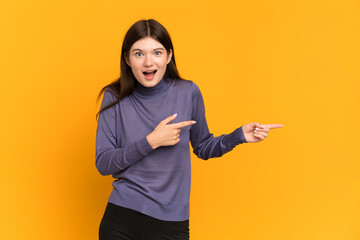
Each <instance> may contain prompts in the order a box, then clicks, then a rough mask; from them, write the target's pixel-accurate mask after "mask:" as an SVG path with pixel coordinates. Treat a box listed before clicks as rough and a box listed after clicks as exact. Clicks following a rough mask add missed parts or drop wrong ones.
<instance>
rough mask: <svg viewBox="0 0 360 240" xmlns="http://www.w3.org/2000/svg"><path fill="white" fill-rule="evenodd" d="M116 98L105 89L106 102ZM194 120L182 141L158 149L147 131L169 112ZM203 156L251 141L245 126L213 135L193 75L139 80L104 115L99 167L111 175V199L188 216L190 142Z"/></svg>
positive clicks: (156, 213) (163, 215) (155, 212)
mask: <svg viewBox="0 0 360 240" xmlns="http://www.w3.org/2000/svg"><path fill="white" fill-rule="evenodd" d="M114 101H115V97H114V96H113V95H112V93H111V92H110V90H109V89H108V90H106V91H105V93H104V97H103V100H102V103H101V108H103V107H104V106H106V105H108V104H110V103H111V102H114ZM175 113H177V117H176V118H175V119H174V120H173V121H171V122H170V124H171V123H177V122H182V121H187V120H195V121H196V123H195V124H193V125H190V126H186V127H183V128H181V132H180V141H179V142H178V143H177V144H175V145H172V146H161V147H158V148H156V149H153V148H152V147H151V146H150V144H149V142H148V141H147V138H146V136H147V135H148V134H150V133H151V132H152V131H153V130H154V129H155V127H156V126H157V125H158V124H159V123H160V122H161V121H162V120H164V119H165V118H167V117H169V116H170V115H173V114H175ZM189 141H190V142H191V145H192V147H193V152H194V153H195V155H196V156H198V157H199V158H201V159H205V160H206V159H209V158H214V157H220V156H222V155H223V154H225V153H226V152H229V151H231V150H232V149H233V148H234V147H235V146H236V145H238V144H241V143H246V139H245V136H244V133H243V131H242V127H239V128H237V129H235V130H234V131H233V132H232V133H230V134H223V135H221V136H218V137H214V136H213V134H211V133H210V132H209V129H208V125H207V122H206V118H205V107H204V101H203V98H202V95H201V92H200V90H199V87H198V86H197V85H196V84H195V83H194V82H192V81H190V80H178V79H177V80H170V79H162V80H161V81H160V82H159V83H158V84H157V85H156V86H154V87H144V86H143V85H141V84H140V83H138V82H137V85H136V88H135V91H134V92H133V93H132V94H130V95H129V96H126V97H125V98H123V99H121V101H120V102H119V103H117V104H116V105H114V106H113V107H111V108H109V109H107V110H105V111H103V112H101V113H100V115H99V121H98V125H97V132H96V162H95V165H96V168H97V169H98V171H99V172H100V174H102V175H104V176H105V175H110V174H111V175H112V176H113V177H114V178H116V180H114V181H113V183H112V186H113V190H112V192H111V194H110V197H109V199H108V201H109V202H111V203H113V204H116V205H119V206H122V207H126V208H130V209H133V210H136V211H138V212H141V213H143V214H146V215H149V216H152V217H154V218H157V219H161V220H166V221H184V220H187V219H189V197H190V183H191V161H190V146H189Z"/></svg>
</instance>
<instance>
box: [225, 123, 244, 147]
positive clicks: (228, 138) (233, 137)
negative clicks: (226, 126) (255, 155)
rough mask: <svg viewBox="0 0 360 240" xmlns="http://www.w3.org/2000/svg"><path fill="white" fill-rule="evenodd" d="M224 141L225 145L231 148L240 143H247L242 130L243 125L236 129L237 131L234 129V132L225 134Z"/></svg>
mask: <svg viewBox="0 0 360 240" xmlns="http://www.w3.org/2000/svg"><path fill="white" fill-rule="evenodd" d="M223 143H224V145H225V146H228V147H231V148H233V147H235V146H236V145H238V144H242V143H247V141H246V138H245V135H244V132H243V130H242V126H241V127H239V128H237V129H235V131H233V132H232V133H230V134H227V135H225V136H224V139H223Z"/></svg>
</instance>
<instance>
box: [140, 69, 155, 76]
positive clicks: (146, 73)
mask: <svg viewBox="0 0 360 240" xmlns="http://www.w3.org/2000/svg"><path fill="white" fill-rule="evenodd" d="M156 71H157V70H154V71H151V72H143V74H144V75H145V76H146V75H151V74H155V73H156Z"/></svg>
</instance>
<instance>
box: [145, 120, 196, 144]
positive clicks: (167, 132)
mask: <svg viewBox="0 0 360 240" xmlns="http://www.w3.org/2000/svg"><path fill="white" fill-rule="evenodd" d="M176 116H177V114H174V115H171V116H169V117H167V118H165V119H164V120H162V121H161V122H160V123H159V125H157V126H156V128H155V129H154V131H152V132H151V133H150V134H149V135H147V136H146V138H147V140H148V142H149V144H150V146H151V147H152V148H153V149H155V148H157V147H160V146H170V145H175V144H177V143H178V142H179V141H180V138H179V136H180V132H181V128H183V127H186V126H189V125H192V124H194V123H195V121H184V122H179V123H172V124H168V123H169V122H171V121H172V120H174V119H175V118H176Z"/></svg>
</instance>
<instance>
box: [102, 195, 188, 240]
mask: <svg viewBox="0 0 360 240" xmlns="http://www.w3.org/2000/svg"><path fill="white" fill-rule="evenodd" d="M99 239H100V240H152V239H154V240H165V239H166V240H189V220H185V221H163V220H159V219H156V218H153V217H150V216H148V215H145V214H142V213H140V212H138V211H135V210H132V209H129V208H124V207H121V206H118V205H115V204H112V203H110V202H108V204H107V206H106V209H105V213H104V216H103V218H102V220H101V223H100V227H99Z"/></svg>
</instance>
